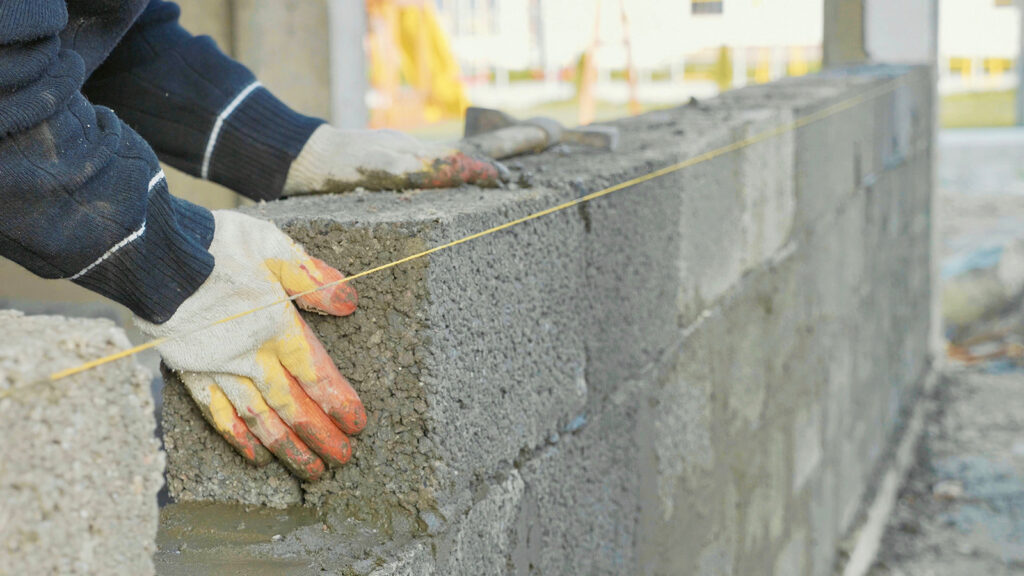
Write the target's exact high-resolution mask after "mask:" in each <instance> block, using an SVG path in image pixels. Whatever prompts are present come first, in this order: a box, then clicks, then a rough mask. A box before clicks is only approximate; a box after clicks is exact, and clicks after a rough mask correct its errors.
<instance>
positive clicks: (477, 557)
mask: <svg viewBox="0 0 1024 576" xmlns="http://www.w3.org/2000/svg"><path fill="white" fill-rule="evenodd" d="M523 491H524V483H523V479H522V477H521V476H520V475H519V472H518V471H516V470H513V471H512V472H511V473H510V474H509V476H508V478H507V479H506V480H505V481H504V482H501V483H499V484H497V485H495V486H491V487H488V486H486V485H484V486H481V488H480V490H479V492H480V493H479V494H477V495H476V497H478V498H481V500H480V501H479V502H477V503H476V504H474V505H473V508H472V509H471V510H470V511H469V513H468V514H467V515H466V516H465V518H463V519H461V520H460V521H459V522H458V525H457V526H455V527H453V529H452V531H451V533H450V534H448V535H446V536H445V537H444V538H443V539H442V541H441V543H439V544H438V546H437V564H438V566H439V568H438V572H439V573H441V574H450V575H453V576H454V575H458V574H465V575H467V576H478V575H479V576H484V575H488V574H494V575H501V574H507V573H508V570H509V567H510V566H511V565H512V552H513V546H514V544H515V543H514V542H513V527H514V526H515V521H516V517H517V515H518V513H519V510H520V503H521V500H522V497H523ZM483 492H486V493H483Z"/></svg>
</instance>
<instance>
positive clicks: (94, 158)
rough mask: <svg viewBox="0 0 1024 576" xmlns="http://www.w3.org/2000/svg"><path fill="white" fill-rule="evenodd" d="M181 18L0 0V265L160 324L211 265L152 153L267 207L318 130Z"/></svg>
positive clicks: (138, 9) (103, 3) (174, 13)
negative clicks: (1, 261)
mask: <svg viewBox="0 0 1024 576" xmlns="http://www.w3.org/2000/svg"><path fill="white" fill-rule="evenodd" d="M178 15H179V10H178V7H177V6H176V5H175V4H173V3H171V2H163V1H161V0H152V1H149V0H0V255H2V256H4V257H7V258H10V259H11V260H14V261H15V262H17V263H19V264H21V265H22V266H24V267H26V268H28V269H29V270H31V271H32V272H34V273H36V274H38V275H40V276H43V277H47V278H70V279H71V280H72V281H74V282H76V283H78V284H80V285H82V286H84V287H86V288H89V289H90V290H93V291H95V292H98V293H100V294H103V295H104V296H107V297H109V298H111V299H113V300H115V301H117V302H120V303H122V304H124V305H126V306H127V307H128V308H130V309H131V310H132V311H133V312H135V313H136V314H137V315H139V316H140V317H142V318H144V319H146V320H149V321H151V322H157V323H159V322H163V321H165V320H167V319H168V318H170V317H171V315H172V314H174V312H175V311H176V310H177V308H178V306H179V305H180V304H181V302H182V301H184V300H185V299H186V298H188V297H189V296H190V295H191V294H192V293H193V292H194V291H195V290H196V289H197V288H198V287H199V286H200V285H201V284H202V283H203V281H204V280H205V279H206V277H207V276H208V275H209V273H210V271H211V270H212V268H213V265H214V262H213V257H212V256H211V255H210V253H209V252H208V251H207V248H208V247H209V245H210V241H211V240H212V238H213V228H214V223H213V218H212V216H211V214H210V213H209V211H207V210H205V209H204V208H200V207H198V206H196V205H194V204H191V203H189V202H186V201H184V200H181V199H178V198H175V197H174V196H171V195H170V194H169V193H168V190H167V183H166V181H165V179H164V176H163V173H162V172H161V170H160V165H159V164H158V162H157V158H158V157H159V158H160V159H161V160H163V161H165V162H167V163H168V164H170V165H172V166H175V167H177V168H180V169H182V170H184V171H186V172H188V173H189V174H192V175H195V176H199V177H203V178H207V179H209V180H212V181H215V182H219V183H221V184H224V185H226V186H228V187H230V188H232V189H234V190H235V191H237V192H239V193H241V194H244V195H246V196H248V197H250V198H254V199H273V198H276V197H278V196H279V195H280V192H281V189H282V188H283V187H284V181H285V178H286V177H287V174H288V168H289V167H290V165H291V163H292V161H293V160H294V159H295V157H296V156H297V155H298V153H299V151H300V150H301V149H302V146H303V145H304V144H305V142H306V140H308V138H309V136H310V135H311V134H312V133H313V131H314V130H315V129H316V128H317V127H318V126H319V125H320V124H321V123H322V121H321V120H317V119H314V118H309V117H306V116H302V115H300V114H297V113H296V112H294V111H292V110H291V109H289V108H288V107H287V106H285V105H284V104H283V103H281V101H279V100H278V99H276V98H275V97H274V96H273V95H271V94H270V93H269V92H268V91H267V90H266V89H264V88H262V87H261V86H260V85H259V83H257V82H256V80H255V78H254V77H253V75H252V73H251V72H249V71H248V70H247V69H246V68H245V67H244V66H242V65H240V64H238V63H237V62H234V61H233V60H231V59H230V58H228V57H226V56H225V55H224V54H223V53H221V52H220V50H218V49H217V46H216V45H215V44H214V43H213V41H212V40H210V39H209V38H208V37H193V36H192V35H190V34H189V33H188V32H186V31H185V30H184V29H182V28H181V26H179V25H178ZM0 282H2V279H0Z"/></svg>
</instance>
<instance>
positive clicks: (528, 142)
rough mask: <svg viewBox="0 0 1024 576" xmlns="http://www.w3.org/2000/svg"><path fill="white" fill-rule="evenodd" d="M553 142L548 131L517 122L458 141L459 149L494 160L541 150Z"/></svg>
mask: <svg viewBox="0 0 1024 576" xmlns="http://www.w3.org/2000/svg"><path fill="white" fill-rule="evenodd" d="M552 144H554V142H551V141H550V140H549V136H548V132H547V131H546V130H544V129H543V128H541V127H539V126H533V125H530V124H517V125H515V126H508V127H506V128H499V129H497V130H494V131H493V132H484V133H482V134H477V135H475V136H469V137H467V138H463V139H462V140H460V141H459V143H458V147H459V149H460V150H462V151H463V152H466V153H470V154H482V155H484V156H488V157H490V158H493V159H495V160H502V159H504V158H511V157H512V156H519V155H520V154H536V153H538V152H543V151H544V150H545V149H546V148H547V147H548V146H551V145H552Z"/></svg>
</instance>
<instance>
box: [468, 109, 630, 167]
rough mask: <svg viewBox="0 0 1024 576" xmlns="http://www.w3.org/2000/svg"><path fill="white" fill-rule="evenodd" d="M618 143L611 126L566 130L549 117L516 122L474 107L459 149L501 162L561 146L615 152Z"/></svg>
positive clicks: (502, 114)
mask: <svg viewBox="0 0 1024 576" xmlns="http://www.w3.org/2000/svg"><path fill="white" fill-rule="evenodd" d="M618 142H619V131H618V129H617V128H614V127H611V126H581V127H579V128H565V127H563V126H562V125H561V124H559V123H558V122H557V121H555V120H552V119H551V118H544V117H535V118H530V119H528V120H517V119H516V118H514V117H512V116H510V115H509V114H506V113H505V112H502V111H500V110H492V109H490V108H478V107H475V106H474V107H470V108H469V109H468V110H466V131H465V135H464V137H463V139H462V140H460V141H459V143H458V146H459V148H460V149H461V150H462V151H463V152H467V153H471V154H473V153H475V154H482V155H484V156H488V157H490V158H494V159H495V160H502V159H505V158H511V157H513V156H519V155H521V154H536V153H538V152H543V151H544V150H547V149H548V148H550V147H551V146H554V145H555V144H562V143H566V144H579V145H582V146H588V147H591V148H595V149H598V150H607V151H614V150H615V148H616V146H617V145H618Z"/></svg>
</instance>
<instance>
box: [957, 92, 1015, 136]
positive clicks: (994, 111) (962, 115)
mask: <svg viewBox="0 0 1024 576" xmlns="http://www.w3.org/2000/svg"><path fill="white" fill-rule="evenodd" d="M1013 100H1014V91H1013V90H1006V91H1003V92H974V93H970V94H950V95H948V96H943V97H942V102H941V104H940V109H939V121H940V123H941V125H942V127H943V128H973V127H989V126H1012V125H1013V123H1014V112H1013Z"/></svg>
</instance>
